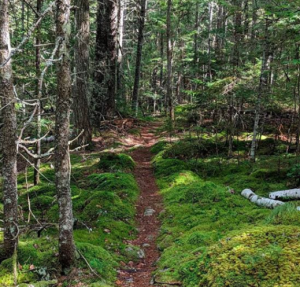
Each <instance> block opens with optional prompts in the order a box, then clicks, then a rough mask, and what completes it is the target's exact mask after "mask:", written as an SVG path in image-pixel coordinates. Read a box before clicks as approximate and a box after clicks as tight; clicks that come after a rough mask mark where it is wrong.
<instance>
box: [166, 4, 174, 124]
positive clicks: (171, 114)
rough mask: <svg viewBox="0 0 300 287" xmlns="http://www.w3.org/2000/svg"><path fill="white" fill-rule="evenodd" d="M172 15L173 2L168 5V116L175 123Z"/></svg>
mask: <svg viewBox="0 0 300 287" xmlns="http://www.w3.org/2000/svg"><path fill="white" fill-rule="evenodd" d="M171 13H172V0H168V3H167V114H168V117H169V118H170V120H171V121H174V107H173V92H172V90H173V88H172V77H173V75H172V59H173V44H172V38H171V29H172V27H171Z"/></svg>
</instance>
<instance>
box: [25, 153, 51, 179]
mask: <svg viewBox="0 0 300 287" xmlns="http://www.w3.org/2000/svg"><path fill="white" fill-rule="evenodd" d="M20 155H21V156H22V157H23V158H24V159H25V160H26V161H27V162H28V163H29V164H30V165H31V167H33V168H34V169H35V170H36V171H37V172H38V173H39V174H40V175H41V176H42V177H43V178H44V179H46V180H47V181H48V182H49V183H50V184H54V182H52V181H51V180H50V179H48V178H47V177H46V176H45V175H44V174H43V173H41V172H40V171H39V170H38V169H36V168H35V166H34V164H32V163H31V162H30V160H29V159H28V158H26V157H25V156H24V155H23V154H21V153H20Z"/></svg>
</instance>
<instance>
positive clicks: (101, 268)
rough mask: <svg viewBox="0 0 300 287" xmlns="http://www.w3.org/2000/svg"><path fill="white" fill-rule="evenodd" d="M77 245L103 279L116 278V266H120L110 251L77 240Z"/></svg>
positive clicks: (110, 279)
mask: <svg viewBox="0 0 300 287" xmlns="http://www.w3.org/2000/svg"><path fill="white" fill-rule="evenodd" d="M76 246H77V248H78V250H79V251H80V252H81V253H82V254H83V256H84V257H85V258H86V259H87V260H88V262H89V264H90V265H91V267H92V268H93V269H94V270H95V271H97V273H99V274H100V275H101V277H103V279H105V280H107V281H109V282H113V281H114V280H115V277H116V270H115V268H116V267H117V266H118V263H117V261H116V259H115V258H114V257H113V256H112V255H111V254H110V253H109V252H108V251H106V250H105V249H104V248H102V247H100V246H95V245H92V244H89V243H86V242H77V243H76ZM83 264H85V263H83Z"/></svg>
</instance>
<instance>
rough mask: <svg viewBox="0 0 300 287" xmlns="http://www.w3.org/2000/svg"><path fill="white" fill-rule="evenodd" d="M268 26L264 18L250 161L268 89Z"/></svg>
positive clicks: (253, 154) (268, 21)
mask: <svg viewBox="0 0 300 287" xmlns="http://www.w3.org/2000/svg"><path fill="white" fill-rule="evenodd" d="M269 26H270V19H266V24H265V41H264V50H263V56H262V66H261V73H260V81H259V87H258V95H257V103H256V110H255V119H254V127H253V136H252V143H251V149H250V158H251V160H252V161H255V155H256V148H257V134H258V128H259V121H260V114H261V104H262V103H261V102H262V98H263V96H264V95H265V94H266V92H267V91H268V82H269V81H268V78H269V73H268V72H269V71H270V59H271V56H272V54H271V51H270V39H269Z"/></svg>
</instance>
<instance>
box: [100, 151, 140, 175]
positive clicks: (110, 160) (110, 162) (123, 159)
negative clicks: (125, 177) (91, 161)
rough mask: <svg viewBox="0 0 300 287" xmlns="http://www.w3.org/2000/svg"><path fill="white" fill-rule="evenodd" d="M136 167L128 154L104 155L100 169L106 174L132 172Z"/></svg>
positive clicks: (101, 157)
mask: <svg viewBox="0 0 300 287" xmlns="http://www.w3.org/2000/svg"><path fill="white" fill-rule="evenodd" d="M134 167H135V163H134V161H133V159H132V158H131V157H130V156H129V155H127V154H122V153H121V154H116V153H102V154H101V155H100V163H99V168H100V169H102V170H103V171H105V172H124V171H131V170H133V169H134Z"/></svg>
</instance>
